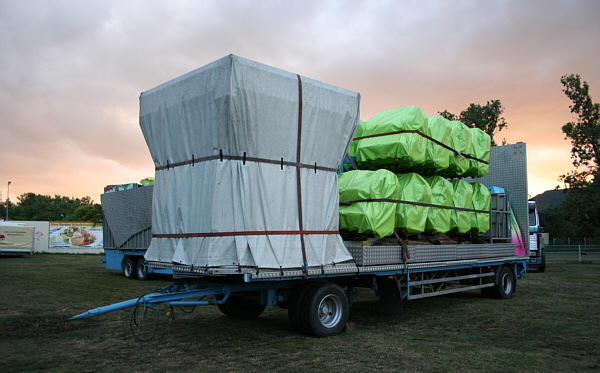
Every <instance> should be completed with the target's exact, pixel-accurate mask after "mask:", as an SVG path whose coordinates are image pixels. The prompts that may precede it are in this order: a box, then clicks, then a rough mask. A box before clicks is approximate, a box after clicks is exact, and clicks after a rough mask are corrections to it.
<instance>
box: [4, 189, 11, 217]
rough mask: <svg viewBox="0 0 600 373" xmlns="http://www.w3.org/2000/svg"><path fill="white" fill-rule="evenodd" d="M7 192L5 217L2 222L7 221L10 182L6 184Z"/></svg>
mask: <svg viewBox="0 0 600 373" xmlns="http://www.w3.org/2000/svg"><path fill="white" fill-rule="evenodd" d="M7 189H8V190H7V191H6V217H5V218H4V221H8V202H9V201H10V181H9V182H8V188H7Z"/></svg>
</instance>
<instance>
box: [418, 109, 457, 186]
mask: <svg viewBox="0 0 600 373" xmlns="http://www.w3.org/2000/svg"><path fill="white" fill-rule="evenodd" d="M428 129H429V137H431V138H432V139H433V140H435V141H428V142H427V157H426V159H425V164H424V165H423V166H424V168H426V169H428V170H427V173H432V174H434V173H438V172H445V170H447V169H448V167H449V166H450V157H451V156H452V155H453V152H452V150H451V148H450V146H451V145H452V143H451V136H452V123H451V122H450V121H449V120H448V119H446V118H444V117H442V116H441V115H432V116H430V117H429V119H428Z"/></svg>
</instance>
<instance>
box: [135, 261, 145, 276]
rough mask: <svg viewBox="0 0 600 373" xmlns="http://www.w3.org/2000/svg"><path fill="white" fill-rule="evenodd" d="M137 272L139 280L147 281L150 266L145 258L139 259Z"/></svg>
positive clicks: (136, 267)
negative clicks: (146, 264)
mask: <svg viewBox="0 0 600 373" xmlns="http://www.w3.org/2000/svg"><path fill="white" fill-rule="evenodd" d="M135 273H136V275H137V278H138V280H141V281H146V280H147V279H148V267H146V266H145V265H144V258H142V259H139V260H138V261H137V264H136V266H135Z"/></svg>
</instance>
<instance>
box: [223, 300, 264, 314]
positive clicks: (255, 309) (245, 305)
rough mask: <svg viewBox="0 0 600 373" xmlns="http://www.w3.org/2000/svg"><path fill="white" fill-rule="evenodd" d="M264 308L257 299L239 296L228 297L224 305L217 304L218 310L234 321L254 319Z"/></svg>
mask: <svg viewBox="0 0 600 373" xmlns="http://www.w3.org/2000/svg"><path fill="white" fill-rule="evenodd" d="M265 307H266V306H265V305H264V304H260V302H259V301H258V299H254V298H247V297H244V296H240V295H230V296H229V298H227V300H226V301H225V303H223V304H219V310H220V311H221V312H223V313H224V314H225V315H227V316H229V317H233V318H234V319H255V318H257V317H258V316H260V314H261V313H263V311H264V310H265Z"/></svg>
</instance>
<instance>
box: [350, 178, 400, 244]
mask: <svg viewBox="0 0 600 373" xmlns="http://www.w3.org/2000/svg"><path fill="white" fill-rule="evenodd" d="M398 187H399V186H398V179H397V178H396V175H395V174H394V173H393V172H391V171H388V170H377V171H365V170H355V171H349V172H344V173H343V174H341V175H339V191H340V201H341V203H342V205H341V206H340V209H339V211H340V230H342V231H344V230H346V231H351V232H358V233H372V234H374V235H375V237H376V238H377V239H379V238H382V237H386V236H389V235H390V234H392V233H393V232H394V220H395V214H396V204H395V203H390V202H358V203H353V204H351V205H350V206H345V205H343V201H360V200H364V199H383V198H385V199H396V198H397V196H398Z"/></svg>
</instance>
